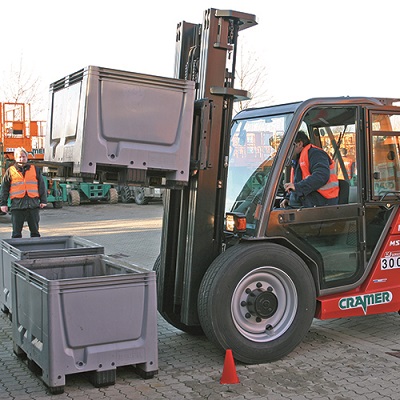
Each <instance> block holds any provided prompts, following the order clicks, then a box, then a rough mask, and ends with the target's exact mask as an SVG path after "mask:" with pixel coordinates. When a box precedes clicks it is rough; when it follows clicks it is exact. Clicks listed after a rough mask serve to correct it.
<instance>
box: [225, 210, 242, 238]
mask: <svg viewBox="0 0 400 400" xmlns="http://www.w3.org/2000/svg"><path fill="white" fill-rule="evenodd" d="M225 228H226V230H227V231H228V232H232V233H243V232H246V217H245V215H244V214H242V213H235V212H228V213H226V227H225Z"/></svg>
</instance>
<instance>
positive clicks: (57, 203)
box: [53, 201, 63, 208]
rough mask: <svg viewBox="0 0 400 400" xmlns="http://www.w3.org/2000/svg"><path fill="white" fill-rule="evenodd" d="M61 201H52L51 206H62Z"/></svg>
mask: <svg viewBox="0 0 400 400" xmlns="http://www.w3.org/2000/svg"><path fill="white" fill-rule="evenodd" d="M62 206H63V203H62V201H54V202H53V208H62Z"/></svg>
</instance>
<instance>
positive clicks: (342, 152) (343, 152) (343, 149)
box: [340, 147, 347, 157]
mask: <svg viewBox="0 0 400 400" xmlns="http://www.w3.org/2000/svg"><path fill="white" fill-rule="evenodd" d="M340 154H341V155H342V156H343V157H346V156H347V149H346V148H345V147H341V148H340Z"/></svg>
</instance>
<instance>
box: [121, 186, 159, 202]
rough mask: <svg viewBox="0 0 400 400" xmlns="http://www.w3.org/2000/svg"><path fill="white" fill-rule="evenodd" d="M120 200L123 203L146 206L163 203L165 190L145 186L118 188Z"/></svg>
mask: <svg viewBox="0 0 400 400" xmlns="http://www.w3.org/2000/svg"><path fill="white" fill-rule="evenodd" d="M116 189H117V191H118V198H119V200H121V202H122V203H133V202H135V203H136V204H138V205H140V206H141V205H145V204H148V203H149V202H151V201H161V200H162V197H163V193H164V189H161V188H155V187H143V186H128V185H124V186H117V188H116Z"/></svg>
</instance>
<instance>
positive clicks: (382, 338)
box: [0, 203, 400, 400]
mask: <svg viewBox="0 0 400 400" xmlns="http://www.w3.org/2000/svg"><path fill="white" fill-rule="evenodd" d="M161 220H162V204H160V203H151V204H149V205H147V206H138V205H136V204H117V205H108V204H88V205H81V206H79V207H69V206H64V207H63V208H62V209H52V208H51V207H49V208H48V209H46V210H44V211H43V212H42V214H41V233H42V236H55V235H75V236H80V237H84V238H87V239H89V240H92V241H94V242H96V243H98V244H101V245H103V246H104V247H105V253H106V254H108V255H111V256H113V257H116V258H120V259H123V260H126V261H128V262H130V263H133V264H136V265H139V266H142V267H144V268H146V269H151V268H152V266H153V263H154V260H155V259H156V257H157V255H158V252H159V246H160V240H161V223H162V222H161ZM10 232H11V224H10V218H9V216H2V217H0V239H6V238H9V237H10ZM27 233H28V231H27V229H26V230H25V236H26V235H27ZM399 326H400V316H399V315H398V314H397V313H390V314H385V315H378V316H367V317H357V318H349V319H340V320H339V319H335V320H329V321H318V320H314V323H313V325H312V327H311V329H310V331H309V333H308V335H307V336H306V338H305V340H304V341H303V342H302V343H301V344H300V345H299V346H298V347H297V348H296V349H295V350H294V351H293V352H292V353H291V354H289V355H288V356H287V357H285V358H284V359H282V360H279V361H276V362H273V363H270V364H259V365H244V364H240V363H236V366H235V368H236V372H237V375H238V377H239V380H240V383H238V384H229V385H222V384H220V382H219V381H220V378H221V375H222V371H223V364H224V357H225V354H223V353H222V352H221V351H219V350H218V349H216V348H215V347H214V346H213V345H212V344H211V343H210V342H209V341H208V340H207V339H206V338H205V337H203V336H190V335H188V334H185V333H183V332H181V331H179V330H177V329H175V328H174V327H172V326H171V325H169V324H168V323H166V322H165V321H164V320H163V319H162V318H161V317H159V319H158V346H159V349H158V350H159V369H158V374H157V375H155V376H154V377H153V378H151V379H142V378H141V377H139V376H138V375H137V374H136V373H135V371H134V369H133V367H131V366H127V367H120V368H118V369H117V378H116V382H115V384H114V385H111V386H108V387H103V388H96V387H94V386H93V385H92V384H91V383H89V381H88V379H87V375H86V374H75V375H67V376H66V385H65V388H64V393H62V394H58V395H51V394H50V393H49V392H48V390H47V388H46V386H45V385H44V384H43V383H42V381H41V379H40V378H39V377H38V376H36V375H35V374H34V373H33V372H32V371H31V370H30V369H29V368H28V366H27V362H26V361H25V360H21V359H19V358H18V357H16V356H15V354H14V352H13V341H12V325H11V322H10V320H9V318H8V316H7V315H6V314H4V313H0V400H1V399H16V400H28V399H34V400H42V399H46V400H48V399H52V398H54V399H57V400H62V399H69V400H70V399H74V400H92V399H93V400H95V399H96V400H97V399H115V400H119V399H154V400H158V399H176V400H179V399H210V400H217V399H225V398H226V399H235V400H241V399H243V400H244V399H246V400H247V399H249V400H261V399H268V400H282V399H293V400H307V399H310V400H311V399H318V400H355V399H363V400H364V399H373V400H377V399H379V400H384V399H399V400H400V390H399V383H398V382H399V376H400V358H399V357H400V335H399Z"/></svg>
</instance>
